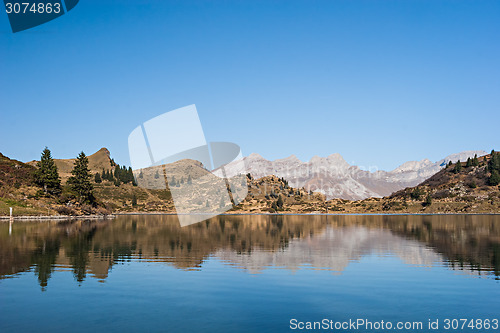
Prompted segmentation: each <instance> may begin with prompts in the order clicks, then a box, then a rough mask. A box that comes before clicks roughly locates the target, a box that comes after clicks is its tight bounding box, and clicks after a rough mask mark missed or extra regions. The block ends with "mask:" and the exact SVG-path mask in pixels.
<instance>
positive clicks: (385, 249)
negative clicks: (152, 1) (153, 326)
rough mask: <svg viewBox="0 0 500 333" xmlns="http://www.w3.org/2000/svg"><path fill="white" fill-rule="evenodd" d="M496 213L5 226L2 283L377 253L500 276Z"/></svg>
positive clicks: (329, 262)
mask: <svg viewBox="0 0 500 333" xmlns="http://www.w3.org/2000/svg"><path fill="white" fill-rule="evenodd" d="M498 222H500V220H499V217H497V216H255V215H254V216H251V215H247V216H219V217H216V218H213V219H211V220H210V221H207V222H203V223H198V224H196V225H192V226H189V227H185V228H181V227H179V225H178V223H177V221H176V219H175V218H174V217H172V216H165V215H163V216H161V215H159V216H122V217H119V218H117V219H116V220H114V221H72V222H66V223H55V222H54V223H50V222H49V223H39V222H37V223H28V222H19V223H14V226H13V230H12V234H11V235H9V233H8V224H7V223H4V224H0V277H3V278H5V277H9V276H12V275H13V274H16V273H20V272H24V271H27V270H30V269H33V271H34V272H35V274H36V275H37V276H38V279H39V283H40V285H41V286H42V287H44V286H46V285H47V281H48V280H49V279H50V277H51V274H52V273H53V271H54V270H55V269H57V270H71V271H72V272H73V274H74V276H75V279H76V280H77V281H79V282H81V281H83V280H84V279H85V278H86V276H87V274H91V275H92V276H94V277H96V278H98V279H99V280H104V279H106V278H107V276H108V273H109V270H110V269H111V268H112V267H113V265H116V264H118V263H121V262H124V261H128V260H141V261H150V262H159V263H168V264H170V265H173V266H174V267H177V268H180V269H200V267H201V265H202V264H203V262H204V261H205V260H206V259H207V258H208V257H209V256H215V257H217V258H219V259H221V260H223V261H225V262H227V263H229V264H231V265H233V266H236V267H240V268H244V269H247V270H249V271H251V272H259V271H262V270H264V269H265V268H266V267H269V266H273V267H283V268H286V269H290V270H297V269H303V268H307V269H327V270H332V271H338V272H341V271H343V270H344V269H345V268H346V267H347V266H348V265H349V263H350V262H352V261H356V260H359V259H361V258H362V257H364V256H366V255H370V254H376V255H382V256H385V255H390V256H397V257H399V258H401V259H402V260H403V261H404V262H406V263H408V264H412V265H419V266H432V265H435V264H436V263H445V264H447V265H450V266H451V267H453V266H454V267H458V268H459V269H462V268H461V267H464V268H463V269H465V270H469V271H476V272H486V273H488V274H489V273H490V272H491V273H494V275H496V276H498V275H499V269H500V228H498Z"/></svg>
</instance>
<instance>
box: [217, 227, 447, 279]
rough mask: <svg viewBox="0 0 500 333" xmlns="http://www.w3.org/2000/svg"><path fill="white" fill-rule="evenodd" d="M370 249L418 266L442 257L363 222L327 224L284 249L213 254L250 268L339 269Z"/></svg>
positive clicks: (424, 247)
mask: <svg viewBox="0 0 500 333" xmlns="http://www.w3.org/2000/svg"><path fill="white" fill-rule="evenodd" d="M373 253H376V254H380V255H387V254H393V255H396V256H398V257H399V258H401V259H402V260H404V261H405V262H406V263H408V264H412V265H419V266H422V265H423V266H432V265H433V264H434V263H436V262H442V261H443V258H442V256H440V255H439V254H437V253H436V252H435V251H433V250H432V249H430V248H428V247H426V246H425V245H423V244H422V243H419V242H417V241H414V240H408V239H405V238H403V237H400V236H397V235H394V234H393V233H391V231H390V230H387V229H370V228H368V227H365V226H349V227H340V228H328V229H327V230H326V231H325V232H324V233H322V234H321V235H318V236H314V237H310V236H308V237H307V238H306V239H300V240H299V239H294V240H292V241H291V242H290V244H289V246H288V247H287V250H286V251H273V252H271V251H265V250H257V251H253V252H252V254H251V255H241V254H237V253H235V252H234V251H231V250H227V249H223V250H220V251H218V252H217V253H216V256H217V257H220V258H222V259H224V260H226V261H228V262H231V263H236V265H238V266H240V267H243V268H246V269H248V270H250V271H251V272H258V271H260V270H262V269H263V268H265V267H270V266H273V267H283V268H287V269H292V270H296V269H300V268H302V267H307V268H313V269H328V270H333V271H338V272H341V271H343V270H344V269H345V268H346V267H347V266H348V265H349V263H350V262H352V261H357V260H359V259H361V258H362V257H363V256H365V255H370V254H373Z"/></svg>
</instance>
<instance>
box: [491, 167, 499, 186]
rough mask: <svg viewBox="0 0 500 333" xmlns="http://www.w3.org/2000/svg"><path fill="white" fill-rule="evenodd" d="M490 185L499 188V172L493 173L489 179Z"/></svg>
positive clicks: (494, 171)
mask: <svg viewBox="0 0 500 333" xmlns="http://www.w3.org/2000/svg"><path fill="white" fill-rule="evenodd" d="M488 184H489V185H491V186H497V185H498V184H500V173H499V172H498V171H497V170H493V171H492V172H491V176H490V178H489V179H488Z"/></svg>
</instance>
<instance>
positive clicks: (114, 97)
mask: <svg viewBox="0 0 500 333" xmlns="http://www.w3.org/2000/svg"><path fill="white" fill-rule="evenodd" d="M2 9H3V6H2ZM0 45H1V47H0V60H1V63H0V117H1V119H0V126H1V127H0V152H2V153H3V154H5V155H7V156H9V157H12V158H16V159H19V160H22V161H29V160H32V159H36V158H38V157H39V155H40V152H41V150H42V149H43V148H44V146H48V147H49V148H50V149H51V150H52V152H53V155H54V156H55V157H56V158H70V157H75V156H76V155H77V154H78V153H79V152H80V151H81V150H84V151H85V152H86V153H88V154H90V153H93V152H95V151H97V150H98V149H99V148H101V147H107V148H109V149H110V151H111V154H112V157H114V158H115V160H116V161H117V162H119V163H121V164H127V165H128V164H129V157H128V148H127V137H128V135H129V133H130V132H131V131H132V130H133V129H134V128H135V127H136V126H138V125H139V124H141V123H143V122H144V121H146V120H148V119H150V118H152V117H154V116H157V115H159V114H162V113H164V112H167V111H169V110H173V109H176V108H179V107H183V106H186V105H190V104H196V106H197V108H198V112H199V115H200V118H201V121H202V123H203V126H204V130H205V135H206V137H207V140H208V141H230V142H235V143H238V144H239V145H240V146H241V147H242V150H243V154H244V155H248V154H250V153H252V152H258V153H259V154H261V155H262V156H264V157H265V158H268V159H276V158H283V157H286V156H289V155H291V154H295V155H297V156H298V157H299V158H300V159H302V160H308V159H310V158H311V157H312V156H314V155H320V156H327V155H329V154H332V153H340V154H342V155H343V156H344V158H345V159H346V161H347V162H349V163H355V164H357V165H362V166H378V167H379V168H380V169H393V168H394V167H396V166H397V165H399V164H400V163H402V162H405V161H408V160H420V159H423V158H429V159H431V160H434V161H436V160H439V159H440V158H442V157H444V156H446V155H448V154H451V153H455V152H460V151H463V150H475V149H484V150H487V151H489V150H491V149H492V148H497V149H500V136H499V134H498V133H499V132H500V130H499V123H500V1H498V0H491V1H488V0H481V1H477V0H471V1H460V0H449V1H441V0H427V1H426V0H392V1H385V0H378V1H375V0H369V1H356V0H328V1H313V0H304V1H293V0H286V1H272V0H264V1H255V0H251V1H250V0H249V1H189V0H178V1H166V0H157V1H147V0H136V1H132V0H131V1H124V0H114V1H111V0H109V1H106V0H100V1H97V0H81V1H80V3H79V4H78V5H77V6H76V7H75V8H74V9H73V10H72V11H70V12H69V13H68V14H66V15H64V16H62V17H60V18H58V19H55V20H53V21H51V22H49V23H46V24H44V25H41V26H39V27H36V28H33V29H30V30H27V31H24V32H19V33H16V34H13V33H12V32H11V30H10V26H9V23H8V19H7V15H6V14H5V12H3V10H2V12H1V13H0Z"/></svg>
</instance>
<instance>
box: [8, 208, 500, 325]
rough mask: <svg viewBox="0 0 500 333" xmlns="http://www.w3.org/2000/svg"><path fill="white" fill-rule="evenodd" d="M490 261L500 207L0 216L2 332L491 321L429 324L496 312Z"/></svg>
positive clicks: (494, 264)
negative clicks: (203, 215) (191, 216)
mask: <svg viewBox="0 0 500 333" xmlns="http://www.w3.org/2000/svg"><path fill="white" fill-rule="evenodd" d="M499 275H500V217H499V216H328V217H326V216H222V217H217V218H213V219H211V220H209V221H207V222H202V223H199V224H196V225H192V226H189V227H184V228H181V227H179V225H178V222H177V220H176V218H175V217H172V216H121V217H118V218H116V219H115V220H107V221H68V222H63V223H61V222H56V221H54V222H14V224H13V225H9V223H8V222H0V332H30V331H33V332H34V331H36V332H45V331H47V332H59V331H61V332H69V331H71V332H89V331H90V332H194V331H203V332H286V331H299V330H291V329H290V320H291V319H294V318H295V319H297V321H302V322H307V321H310V322H312V321H321V320H322V319H325V318H326V319H329V320H333V321H334V322H336V321H338V322H342V321H348V320H349V319H351V320H356V319H358V318H361V319H365V320H369V321H372V322H376V321H381V320H384V321H385V322H387V321H391V322H394V323H397V322H398V321H401V322H406V321H412V322H413V321H417V322H423V329H420V330H402V331H401V332H427V331H429V332H437V331H439V332H500V330H499V329H496V330H494V329H489V330H484V329H479V330H478V329H474V330H472V329H470V328H469V329H464V330H460V329H459V330H444V329H443V328H442V327H443V326H440V329H439V330H437V331H436V330H428V329H427V325H428V320H429V319H432V320H436V319H439V320H440V325H442V324H443V320H444V319H446V318H450V319H453V318H467V319H477V318H480V319H494V318H497V319H500V281H499ZM365 331H368V332H382V331H384V330H370V329H366V328H363V327H360V328H359V329H358V330H344V332H365Z"/></svg>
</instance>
